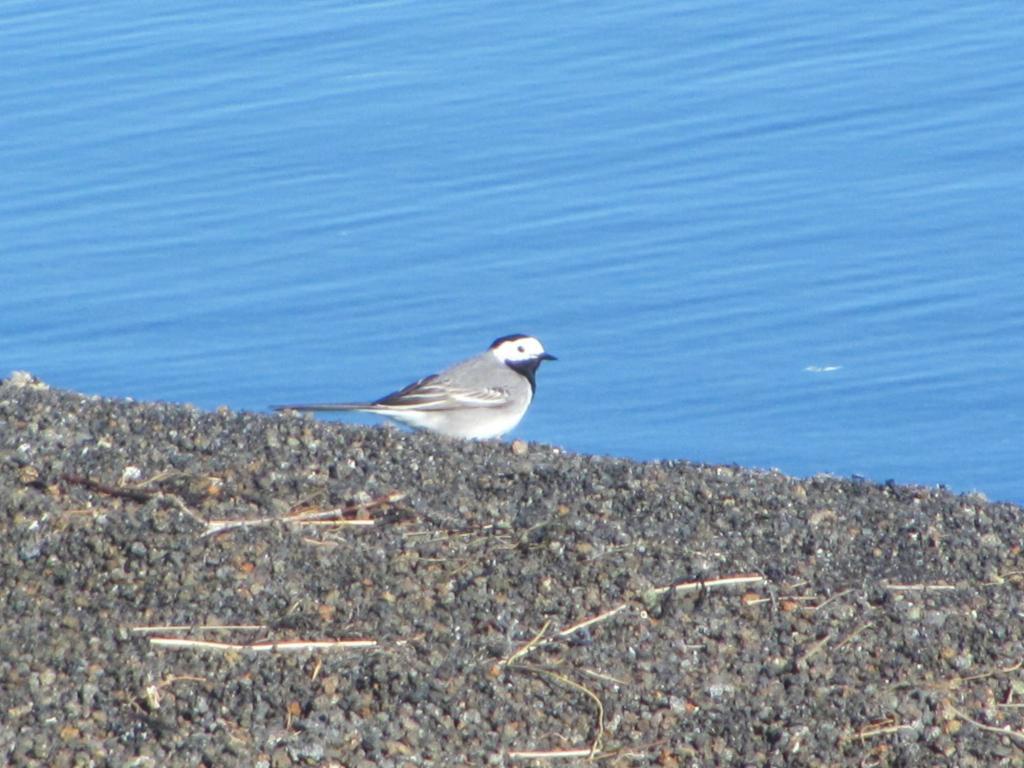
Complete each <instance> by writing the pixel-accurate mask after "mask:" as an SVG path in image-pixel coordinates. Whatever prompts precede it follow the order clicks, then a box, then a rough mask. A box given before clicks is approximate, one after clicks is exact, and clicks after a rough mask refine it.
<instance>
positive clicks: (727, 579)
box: [645, 573, 767, 597]
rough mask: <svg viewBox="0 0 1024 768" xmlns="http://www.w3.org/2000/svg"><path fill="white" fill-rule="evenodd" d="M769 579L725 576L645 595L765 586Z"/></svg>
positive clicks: (754, 576) (662, 589)
mask: <svg viewBox="0 0 1024 768" xmlns="http://www.w3.org/2000/svg"><path fill="white" fill-rule="evenodd" d="M766 581H767V579H766V578H765V577H764V576H762V575H760V574H757V573H752V574H741V575H738V576H723V577H721V578H719V579H698V580H696V581H681V582H679V583H678V584H669V585H668V586H667V587H655V588H654V589H652V590H649V591H648V592H646V593H645V594H647V595H649V596H651V597H654V596H656V595H663V594H665V593H666V592H668V591H670V590H675V591H676V592H692V591H694V590H696V589H713V588H715V587H733V586H736V585H737V584H764V583H765V582H766Z"/></svg>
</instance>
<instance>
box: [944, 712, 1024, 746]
mask: <svg viewBox="0 0 1024 768" xmlns="http://www.w3.org/2000/svg"><path fill="white" fill-rule="evenodd" d="M947 706H948V707H949V711H950V712H952V713H953V715H954V716H956V717H958V718H959V719H961V720H963V721H964V722H965V723H970V724H971V725H973V726H974V727H975V728H978V729H979V730H982V731H985V732H986V733H998V734H999V735H1000V736H1009V737H1010V738H1011V739H1013V740H1014V741H1016V742H1018V743H1019V744H1020V745H1024V732H1022V731H1015V730H1013V728H1010V727H1009V726H1005V725H1004V726H995V725H987V724H985V723H982V722H980V721H978V720H975V719H974V718H973V717H968V716H967V715H965V714H964V713H963V712H961V711H960V710H959V709H957V708H956V707H954V706H953V705H952V704H949V705H947Z"/></svg>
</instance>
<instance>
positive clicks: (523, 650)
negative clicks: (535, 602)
mask: <svg viewBox="0 0 1024 768" xmlns="http://www.w3.org/2000/svg"><path fill="white" fill-rule="evenodd" d="M550 626H551V621H550V620H549V621H545V622H544V626H543V627H541V628H540V632H538V633H537V634H536V635H534V636H533V637H532V638H530V639H529V640H527V641H526V643H525V645H523V646H522V647H520V648H519V649H518V650H517V651H516V652H515V653H513V654H512V655H511V656H509V657H508V658H507V659H505V660H504V661H502V662H501V663H502V665H504V666H506V667H507V666H508V665H509V664H513V663H515V661H516V659H521V658H522V657H523V656H525V655H526V654H528V653H530V652H531V651H533V649H534V648H536V647H537V646H539V645H541V643H542V642H543V640H544V633H545V632H547V631H548V627H550Z"/></svg>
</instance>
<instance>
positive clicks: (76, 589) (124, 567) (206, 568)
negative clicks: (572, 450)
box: [0, 376, 1024, 768]
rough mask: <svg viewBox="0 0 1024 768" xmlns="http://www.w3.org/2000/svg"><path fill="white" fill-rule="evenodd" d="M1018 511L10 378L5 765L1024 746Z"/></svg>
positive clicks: (823, 761) (654, 761)
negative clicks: (94, 393) (63, 388)
mask: <svg viewBox="0 0 1024 768" xmlns="http://www.w3.org/2000/svg"><path fill="white" fill-rule="evenodd" d="M289 515H291V516H292V517H293V519H292V520H291V521H290V522H287V523H286V522H282V521H283V520H284V519H285V518H286V517H287V516H289ZM211 520H235V521H240V520H245V521H249V523H250V524H248V525H241V526H234V527H225V528H220V529H218V528H216V527H215V526H211V525H209V521H211ZM1022 521H1024V517H1022V510H1021V508H1020V507H1017V506H1014V505H1009V504H991V503H988V502H987V501H986V500H985V499H983V498H981V497H978V496H954V495H951V494H949V493H947V492H944V491H937V490H934V489H927V488H910V487H901V486H895V485H891V484H890V485H875V484H869V483H865V482H860V481H854V480H845V479H837V478H831V477H815V478H810V479H802V480H800V479H794V478H789V477H785V476H783V475H780V474H778V473H772V472H754V471H750V470H745V469H740V468H736V467H709V466H696V465H692V464H687V463H683V462H662V463H646V464H641V463H636V462H630V461H622V460H613V459H607V458H600V457H592V456H579V455H571V454H567V453H564V452H562V451H559V450H557V449H555V448H551V447H547V446H541V445H526V444H523V443H515V444H512V443H499V442H483V443H464V442H456V441H452V440H448V439H444V438H437V437H433V436H430V435H421V434H408V433H404V432H399V431H397V430H394V429H387V428H373V429H369V428H360V427H348V426H342V425H339V424H329V423H318V422H315V421H312V420H310V419H308V418H297V417H294V416H282V417H276V416H274V417H271V416H265V415H256V414H239V413H232V412H230V411H227V410H224V411H222V412H217V413H203V412H200V411H198V410H196V409H194V408H191V407H187V406H179V405H168V404H152V403H134V402H129V401H115V400H107V399H102V398H96V397H86V396H83V395H79V394H74V393H69V392H59V391H53V390H49V389H47V388H45V387H44V386H43V385H40V384H38V383H37V382H32V381H30V380H28V379H27V378H26V377H23V376H15V377H12V378H11V379H10V380H8V381H7V382H5V383H4V384H3V385H2V386H0V526H2V529H0V533H2V536H3V541H4V546H3V548H2V555H0V557H2V562H0V594H2V595H3V600H2V603H0V605H2V619H3V621H2V624H0V761H6V762H7V763H9V764H11V765H46V766H73V765H81V766H85V765H117V766H128V765H135V766H163V765H171V766H178V765H181V766H199V765H204V766H211V767H212V766H223V765H258V766H274V767H275V768H276V767H281V766H291V765H336V766H415V765H438V766H460V765H466V766H485V765H556V766H563V765H579V764H584V763H586V762H587V761H588V757H590V756H592V757H593V758H594V759H598V760H600V761H601V764H603V765H611V766H634V765H660V766H711V765H722V766H737V765H751V766H766V765H767V766H775V765H806V766H820V765H837V766H845V765H849V766H861V765H864V766H868V765H907V766H911V765H912V766H926V765H957V766H992V765H1022V764H1024V706H1021V705H1024V670H1022V669H1021V661H1022V659H1024V556H1022V552H1021V547H1022V536H1024V534H1022V530H1024V529H1022ZM732 577H736V578H732ZM701 580H703V584H702V583H701ZM673 585H679V586H678V588H676V589H666V587H672V586H673ZM587 622H589V623H587ZM226 627H228V628H226ZM231 627H233V628H231ZM352 641H363V642H352ZM314 642H316V643H320V645H312V643H314ZM533 752H547V753H548V754H545V755H543V756H533V757H531V755H530V753H533ZM591 753H592V754H591Z"/></svg>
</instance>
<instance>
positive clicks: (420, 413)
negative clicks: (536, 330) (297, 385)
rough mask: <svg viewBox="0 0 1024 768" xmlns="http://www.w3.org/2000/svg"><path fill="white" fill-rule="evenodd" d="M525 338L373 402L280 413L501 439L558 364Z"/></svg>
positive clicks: (501, 342)
mask: <svg viewBox="0 0 1024 768" xmlns="http://www.w3.org/2000/svg"><path fill="white" fill-rule="evenodd" d="M557 359H558V358H556V357H555V356H554V355H551V354H548V353H547V352H546V351H545V350H544V345H543V344H541V343H540V341H539V340H538V339H537V338H535V337H533V336H527V335H524V334H521V333H514V334H511V335H508V336H501V337H500V338H497V339H495V340H494V341H493V342H492V343H491V346H490V347H488V348H487V349H486V350H485V351H484V352H481V353H480V354H479V355H475V356H473V357H470V358H468V359H466V360H463V361H461V362H459V363H456V364H454V365H452V366H451V367H450V368H446V369H445V370H443V371H441V372H440V373H435V374H431V375H430V376H426V377H424V378H422V379H420V380H419V381H415V382H413V383H412V384H410V385H409V386H407V387H405V388H403V389H400V390H398V391H397V392H392V393H391V394H388V395H385V396H384V397H382V398H380V399H379V400H374V401H373V402H372V403H314V404H308V405H307V404H298V405H274V406H271V408H272V409H273V410H275V411H362V412H365V413H375V414H379V415H381V416H387V417H388V418H391V419H394V420H395V421H399V422H401V423H403V424H407V425H408V426H411V427H413V428H415V429H422V430H426V431H428V432H436V433H439V434H442V435H447V436H449V437H457V438H463V439H467V440H486V439H490V438H496V437H501V436H502V435H504V434H505V433H506V432H508V431H509V430H511V429H512V428H514V427H515V426H516V425H517V424H519V422H520V421H521V420H522V418H523V416H524V415H525V414H526V410H527V409H528V408H529V407H530V403H531V402H533V395H534V393H535V392H536V391H537V379H536V375H537V369H538V368H539V367H540V364H541V363H542V362H544V361H545V360H557Z"/></svg>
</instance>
